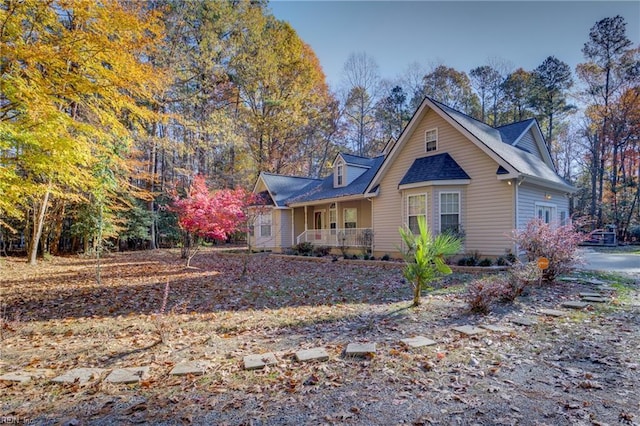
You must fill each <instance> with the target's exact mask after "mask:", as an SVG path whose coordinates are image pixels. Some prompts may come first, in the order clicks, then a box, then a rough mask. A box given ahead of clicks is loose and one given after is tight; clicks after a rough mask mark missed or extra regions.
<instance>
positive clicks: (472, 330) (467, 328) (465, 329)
mask: <svg viewBox="0 0 640 426" xmlns="http://www.w3.org/2000/svg"><path fill="white" fill-rule="evenodd" d="M453 329H454V330H455V331H457V332H459V333H462V334H464V335H466V336H473V335H474V334H480V333H484V331H485V330H483V329H481V328H478V327H474V326H473V325H462V326H460V327H453Z"/></svg>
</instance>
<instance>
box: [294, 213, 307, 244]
mask: <svg viewBox="0 0 640 426" xmlns="http://www.w3.org/2000/svg"><path fill="white" fill-rule="evenodd" d="M293 222H294V223H293V244H294V245H295V244H297V238H298V236H299V235H300V234H302V233H303V232H304V207H296V208H295V209H293Z"/></svg>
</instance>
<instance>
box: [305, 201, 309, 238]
mask: <svg viewBox="0 0 640 426" xmlns="http://www.w3.org/2000/svg"><path fill="white" fill-rule="evenodd" d="M307 223H308V218H307V206H304V232H307V230H308V229H309V226H308V224H307Z"/></svg>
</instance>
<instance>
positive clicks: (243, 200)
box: [170, 176, 256, 267]
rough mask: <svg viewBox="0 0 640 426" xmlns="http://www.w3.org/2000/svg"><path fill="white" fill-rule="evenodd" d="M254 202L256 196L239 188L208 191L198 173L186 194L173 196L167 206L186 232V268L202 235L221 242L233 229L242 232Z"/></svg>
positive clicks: (197, 247) (184, 255) (184, 249)
mask: <svg viewBox="0 0 640 426" xmlns="http://www.w3.org/2000/svg"><path fill="white" fill-rule="evenodd" d="M255 202H256V195H255V194H253V193H250V192H247V191H245V190H244V189H242V188H237V189H220V190H217V191H210V190H209V189H208V188H207V185H206V183H205V179H204V177H202V176H196V177H195V178H194V180H193V183H192V184H191V186H190V187H189V191H188V193H187V196H186V197H183V198H180V197H179V196H177V195H176V196H174V199H173V202H172V204H171V207H170V209H171V210H172V211H174V212H176V214H177V215H178V225H179V226H180V228H181V229H182V230H183V231H184V232H185V233H186V239H185V241H184V246H183V253H182V254H183V257H185V258H186V259H187V267H188V266H189V265H190V263H191V259H193V256H195V255H196V253H197V252H198V249H199V248H200V240H201V239H202V238H211V239H214V240H218V241H225V240H226V239H227V238H228V237H229V235H231V234H233V233H234V232H238V231H240V232H246V231H247V226H248V213H247V212H248V208H249V206H251V205H252V204H255Z"/></svg>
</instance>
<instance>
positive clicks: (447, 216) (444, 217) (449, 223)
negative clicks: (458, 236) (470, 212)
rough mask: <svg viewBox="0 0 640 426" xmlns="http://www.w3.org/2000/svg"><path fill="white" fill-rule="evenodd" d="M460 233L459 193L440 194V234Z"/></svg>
mask: <svg viewBox="0 0 640 426" xmlns="http://www.w3.org/2000/svg"><path fill="white" fill-rule="evenodd" d="M447 231H450V232H453V233H456V232H458V231H460V193H459V192H441V193H440V232H447Z"/></svg>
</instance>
